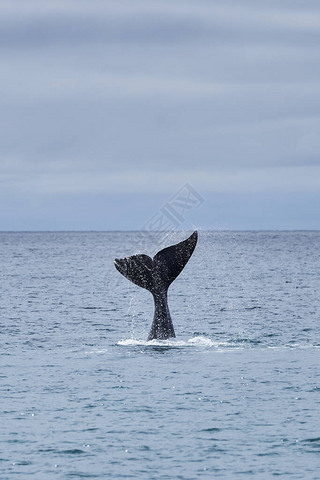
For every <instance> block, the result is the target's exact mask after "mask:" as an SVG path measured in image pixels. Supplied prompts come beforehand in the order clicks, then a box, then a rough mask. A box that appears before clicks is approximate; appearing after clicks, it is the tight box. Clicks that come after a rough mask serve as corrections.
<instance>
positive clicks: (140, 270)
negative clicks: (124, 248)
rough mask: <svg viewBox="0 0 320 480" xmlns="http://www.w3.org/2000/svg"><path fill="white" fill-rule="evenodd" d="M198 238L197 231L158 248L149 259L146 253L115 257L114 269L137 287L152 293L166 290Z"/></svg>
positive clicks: (180, 270) (178, 272) (187, 258)
mask: <svg viewBox="0 0 320 480" xmlns="http://www.w3.org/2000/svg"><path fill="white" fill-rule="evenodd" d="M197 240H198V233H197V231H195V232H193V234H192V235H190V237H189V238H187V239H186V240H184V241H182V242H180V243H177V244H176V245H172V246H170V247H167V248H164V249H163V250H160V251H159V252H158V253H157V254H156V255H155V256H154V257H153V259H151V258H150V257H149V256H148V255H143V254H140V255H132V256H131V257H125V258H120V259H119V258H116V259H115V261H114V265H115V267H116V269H117V270H118V271H119V272H120V273H121V274H122V275H124V276H125V277H126V278H128V279H129V280H131V282H133V283H135V284H136V285H138V286H139V287H142V288H146V289H147V290H149V291H150V292H151V293H152V294H153V295H155V294H156V293H158V292H159V291H167V290H168V288H169V285H170V284H171V283H172V282H173V280H174V279H175V278H177V276H178V275H179V274H180V273H181V272H182V270H183V269H184V267H185V265H186V264H187V263H188V260H189V258H190V257H191V255H192V253H193V251H194V249H195V246H196V244H197Z"/></svg>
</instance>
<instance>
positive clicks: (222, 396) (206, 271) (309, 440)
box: [0, 232, 320, 480]
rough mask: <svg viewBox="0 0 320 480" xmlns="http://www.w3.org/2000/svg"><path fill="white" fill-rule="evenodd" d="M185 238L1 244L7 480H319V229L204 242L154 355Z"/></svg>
mask: <svg viewBox="0 0 320 480" xmlns="http://www.w3.org/2000/svg"><path fill="white" fill-rule="evenodd" d="M188 235H189V232H180V233H171V234H169V235H167V236H166V238H165V239H164V240H163V239H162V238H159V235H158V234H157V233H153V234H152V236H148V237H146V236H145V235H143V234H141V233H140V234H139V233H134V232H109V233H108V232H105V233H96V232H93V233H70V232H68V233H53V232H52V233H0V261H1V271H0V282H1V290H0V291H1V302H0V322H1V329H0V342H1V350H0V353H1V357H0V358H1V369H0V387H1V397H0V404H1V405H0V407H1V408H0V410H1V426H0V433H1V435H0V442H1V444H0V479H1V480H12V479H22V480H25V479H29V478H30V479H31V478H32V479H39V480H47V479H49V480H50V479H77V478H79V479H81V478H95V479H107V478H112V479H114V480H117V479H124V478H136V479H141V480H153V479H154V480H171V479H181V480H193V479H198V478H199V479H202V478H203V479H214V478H223V479H249V478H254V479H259V480H261V479H262V480H263V479H270V478H273V477H282V478H285V479H305V480H313V479H317V480H318V479H319V478H320V232H241V233H238V232H228V233H226V232H218V233H213V232H212V233H207V232H200V234H199V241H198V245H197V247H196V250H195V252H194V254H193V256H192V257H191V259H190V261H189V263H188V264H187V266H186V267H185V269H184V271H183V272H182V273H181V275H180V276H179V277H178V278H177V279H176V280H175V282H174V283H173V284H172V286H171V287H170V290H169V306H170V311H171V316H172V319H173V323H174V326H175V331H176V334H177V338H176V339H175V340H172V341H158V342H156V341H153V342H149V343H147V342H146V338H147V335H148V331H149V328H150V325H151V321H152V316H153V301H152V297H151V294H150V293H149V292H147V291H146V290H143V289H141V288H139V287H137V286H135V285H133V284H132V283H130V282H129V281H128V280H127V279H125V278H124V277H122V276H121V275H120V274H119V273H118V272H117V271H116V269H115V268H114V266H113V259H114V258H116V257H123V256H126V255H130V254H133V253H137V252H138V251H141V250H143V251H144V252H145V253H148V254H149V255H154V254H155V253H156V252H157V251H158V250H159V249H160V248H161V247H165V246H168V245H170V244H173V243H176V242H178V241H181V240H184V239H185V238H186V237H187V236H188Z"/></svg>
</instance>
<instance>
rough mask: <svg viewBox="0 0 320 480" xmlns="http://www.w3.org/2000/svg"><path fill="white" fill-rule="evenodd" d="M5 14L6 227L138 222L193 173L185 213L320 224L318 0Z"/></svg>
mask: <svg viewBox="0 0 320 480" xmlns="http://www.w3.org/2000/svg"><path fill="white" fill-rule="evenodd" d="M0 16H1V19H2V27H1V30H0V55H1V74H0V89H1V96H0V125H1V128H0V136H1V137H0V138H1V141H0V230H139V229H141V228H143V226H144V225H145V224H146V223H147V222H148V220H149V219H150V218H152V217H153V216H154V215H157V213H158V212H161V211H162V210H161V209H163V207H164V206H165V205H167V204H168V202H170V201H171V200H170V199H172V198H175V195H176V196H177V195H178V192H179V191H181V189H183V188H187V189H188V188H189V187H188V186H190V188H191V189H192V192H197V194H198V197H199V198H200V197H201V199H202V200H201V202H198V204H196V202H195V203H194V208H191V207H190V208H189V209H187V210H186V211H185V212H184V215H183V219H182V218H181V221H180V224H179V225H178V224H177V225H176V227H177V228H181V229H184V228H188V227H189V226H192V227H194V226H195V227H197V228H199V229H214V230H215V229H222V230H224V229H231V230H232V229H235V230H251V229H264V230H268V229H277V230H279V229H280V230H281V229H320V222H319V218H320V216H319V206H320V82H319V80H320V2H319V0H197V1H194V0H192V1H190V0H135V1H132V0H115V1H113V0H85V1H84V0H68V1H66V0H50V1H48V0H28V1H25V0H1V2H0ZM186 186H187V187H186ZM190 191H191V190H190ZM180 217H181V216H180Z"/></svg>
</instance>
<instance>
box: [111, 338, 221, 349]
mask: <svg viewBox="0 0 320 480" xmlns="http://www.w3.org/2000/svg"><path fill="white" fill-rule="evenodd" d="M117 345H122V346H130V347H132V346H133V347H136V346H145V347H148V346H149V347H190V346H199V347H217V346H219V345H220V343H219V342H213V341H212V340H210V338H206V337H193V338H190V339H189V340H186V341H184V340H177V339H176V338H170V339H168V340H150V341H146V340H139V339H135V338H127V339H125V340H120V341H119V342H118V343H117Z"/></svg>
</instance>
